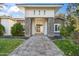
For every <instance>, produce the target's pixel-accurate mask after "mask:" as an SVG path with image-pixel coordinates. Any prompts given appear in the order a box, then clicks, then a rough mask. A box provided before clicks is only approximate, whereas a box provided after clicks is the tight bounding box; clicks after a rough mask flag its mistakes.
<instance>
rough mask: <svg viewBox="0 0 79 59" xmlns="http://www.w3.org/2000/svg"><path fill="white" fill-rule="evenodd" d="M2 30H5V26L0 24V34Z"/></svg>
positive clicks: (2, 32) (1, 34)
mask: <svg viewBox="0 0 79 59" xmlns="http://www.w3.org/2000/svg"><path fill="white" fill-rule="evenodd" d="M4 32H5V28H4V26H3V25H1V24H0V36H3V34H4Z"/></svg>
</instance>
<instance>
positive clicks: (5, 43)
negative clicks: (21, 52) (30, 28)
mask: <svg viewBox="0 0 79 59" xmlns="http://www.w3.org/2000/svg"><path fill="white" fill-rule="evenodd" d="M22 43H23V40H22V39H7V38H0V56H6V55H8V54H9V53H11V52H12V51H13V50H14V49H15V48H17V47H18V46H19V45H20V44H22Z"/></svg>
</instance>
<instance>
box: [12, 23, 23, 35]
mask: <svg viewBox="0 0 79 59" xmlns="http://www.w3.org/2000/svg"><path fill="white" fill-rule="evenodd" d="M11 33H12V35H13V36H24V28H23V25H21V24H20V23H16V24H14V25H13V27H11Z"/></svg>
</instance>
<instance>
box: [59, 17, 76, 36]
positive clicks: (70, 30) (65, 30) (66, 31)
mask: <svg viewBox="0 0 79 59" xmlns="http://www.w3.org/2000/svg"><path fill="white" fill-rule="evenodd" d="M75 24H76V22H75V18H74V17H71V16H68V17H67V22H66V24H64V25H63V26H62V27H61V29H60V34H61V35H62V36H64V37H70V36H71V37H73V36H72V35H73V34H74V32H75V29H76V27H75Z"/></svg>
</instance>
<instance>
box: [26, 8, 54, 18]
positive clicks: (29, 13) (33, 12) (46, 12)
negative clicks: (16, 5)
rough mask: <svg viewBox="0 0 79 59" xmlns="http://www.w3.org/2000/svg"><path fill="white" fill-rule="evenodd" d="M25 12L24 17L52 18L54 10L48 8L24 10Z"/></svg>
mask: <svg viewBox="0 0 79 59" xmlns="http://www.w3.org/2000/svg"><path fill="white" fill-rule="evenodd" d="M25 10H26V11H25V16H26V17H54V9H50V8H26V9H25ZM39 11H40V13H39Z"/></svg>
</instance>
